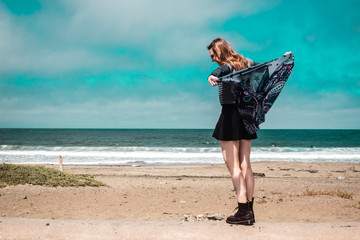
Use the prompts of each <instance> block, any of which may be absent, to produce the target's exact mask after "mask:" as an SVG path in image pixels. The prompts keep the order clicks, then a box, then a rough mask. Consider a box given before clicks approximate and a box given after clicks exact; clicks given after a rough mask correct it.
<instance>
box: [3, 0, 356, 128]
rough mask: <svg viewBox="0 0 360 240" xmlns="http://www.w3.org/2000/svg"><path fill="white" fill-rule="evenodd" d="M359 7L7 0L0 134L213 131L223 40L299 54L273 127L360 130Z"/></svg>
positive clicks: (245, 50)
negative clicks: (29, 130)
mask: <svg viewBox="0 0 360 240" xmlns="http://www.w3.org/2000/svg"><path fill="white" fill-rule="evenodd" d="M359 12H360V2H359V1H355V0H354V1H350V0H343V1H325V0H323V1H317V0H302V1H295V0H294V1H291V0H289V1H277V0H275V1H268V0H264V1H258V0H252V1H245V0H244V1H242V0H240V1H218V0H216V1H215V0H210V1H205V0H200V1H195V0H182V1H166V0H158V1H145V0H137V1H122V0H106V1H100V0H98V1H95V0H51V1H48V0H40V1H37V0H24V1H20V0H6V1H5V0H2V1H0V127H46V128H47V127H59V128H63V127H66V128H68V127H70V128H214V126H215V124H216V121H217V119H218V117H219V113H220V104H219V100H218V95H217V88H213V87H211V86H210V85H209V84H208V82H207V76H208V75H209V73H210V72H211V71H212V70H213V69H215V68H216V67H217V66H216V64H214V63H212V62H211V61H210V58H209V55H208V52H207V49H206V46H207V44H209V43H210V42H211V41H212V40H213V39H214V38H216V37H223V38H225V39H226V40H228V41H229V42H230V43H231V44H232V46H233V48H234V49H235V50H236V51H238V52H240V53H242V54H243V55H244V56H245V57H249V58H251V59H253V60H255V61H256V62H265V61H269V60H272V59H275V58H277V57H280V56H281V55H282V54H283V53H285V52H286V51H292V52H293V54H294V55H295V67H294V70H293V73H292V75H291V76H290V78H289V80H288V83H287V85H286V86H285V88H284V89H283V92H282V93H281V94H280V96H279V98H278V99H277V101H276V102H275V105H274V106H273V108H272V109H271V110H270V112H269V113H268V114H267V116H266V122H265V123H264V124H262V125H261V128H263V129H269V128H320V129H321V128H355V129H358V128H360V73H359V69H360V67H359V65H360V51H359V50H360V17H359V16H360V14H359Z"/></svg>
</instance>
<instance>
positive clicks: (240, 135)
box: [212, 104, 257, 141]
mask: <svg viewBox="0 0 360 240" xmlns="http://www.w3.org/2000/svg"><path fill="white" fill-rule="evenodd" d="M212 136H213V137H214V138H216V139H217V140H221V141H237V140H241V139H256V138H257V135H256V133H255V134H249V133H248V132H247V131H246V129H245V127H244V123H243V121H242V119H241V116H240V114H239V112H238V110H237V109H236V105H235V104H224V105H222V110H221V114H220V118H219V121H218V122H217V124H216V127H215V130H214V133H213V135H212Z"/></svg>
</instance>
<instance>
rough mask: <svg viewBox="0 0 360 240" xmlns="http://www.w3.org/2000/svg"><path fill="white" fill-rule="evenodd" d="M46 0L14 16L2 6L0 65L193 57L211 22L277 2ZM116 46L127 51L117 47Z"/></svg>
mask: <svg viewBox="0 0 360 240" xmlns="http://www.w3.org/2000/svg"><path fill="white" fill-rule="evenodd" d="M42 3H43V9H42V10H41V11H38V12H36V13H34V14H33V15H27V16H16V15H12V14H11V13H9V12H7V10H5V8H2V7H1V5H0V26H1V28H0V35H1V40H0V53H1V55H2V58H1V60H0V69H1V71H2V72H33V73H34V72H35V73H37V74H40V75H42V74H44V75H46V74H50V75H51V74H59V73H61V72H66V71H79V70H87V69H89V70H92V71H106V70H112V69H114V68H115V69H118V68H123V69H129V68H131V67H132V66H134V65H135V64H136V65H137V67H139V66H143V67H146V66H148V67H149V66H151V64H153V61H158V62H157V63H158V64H165V65H166V64H175V65H176V64H179V63H180V64H189V63H194V62H196V61H198V60H199V59H202V57H204V54H206V51H205V50H204V49H205V46H206V44H208V42H209V41H211V40H212V37H213V35H216V34H214V32H212V30H211V29H210V28H209V26H210V25H211V24H212V23H216V22H219V21H220V22H221V21H224V19H228V18H231V17H232V16H234V15H244V16H246V15H248V14H252V13H255V12H258V11H262V10H264V9H267V8H269V6H271V7H272V6H274V3H271V4H270V3H268V2H267V1H251V2H250V1H245V0H243V1H235V0H233V1H226V2H224V1H222V2H221V1H215V0H212V1H205V0H201V1H190V0H185V1H166V0H161V1H146V0H143V1H125V0H124V1H119V0H107V1H95V0H78V1H73V0H71V1H70V0H67V1H58V2H53V1H51V2H49V1H43V2H42ZM245 41H246V40H245ZM104 48H105V49H107V50H106V51H103V49H104ZM119 48H120V49H121V48H123V49H130V51H128V52H126V53H121V54H116V53H114V52H116V51H117V50H119ZM131 49H132V50H133V52H132V51H131ZM112 51H113V52H112ZM134 52H135V54H133V53H134ZM136 52H138V54H136ZM137 55H140V57H139V56H137ZM144 56H145V57H144ZM134 63H135V64H134Z"/></svg>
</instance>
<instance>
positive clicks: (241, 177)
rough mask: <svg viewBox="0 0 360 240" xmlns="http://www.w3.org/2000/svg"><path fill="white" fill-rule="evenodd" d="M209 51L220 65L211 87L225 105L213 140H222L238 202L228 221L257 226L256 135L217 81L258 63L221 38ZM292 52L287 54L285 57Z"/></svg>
mask: <svg viewBox="0 0 360 240" xmlns="http://www.w3.org/2000/svg"><path fill="white" fill-rule="evenodd" d="M207 49H208V50H209V53H210V58H211V60H212V61H213V62H216V63H217V64H218V65H219V67H218V68H217V69H215V70H214V71H213V72H212V73H211V74H210V76H209V77H208V81H209V83H210V84H211V86H216V85H218V86H219V99H220V103H221V106H222V111H221V115H220V118H219V121H218V123H217V124H216V127H215V130H214V133H213V137H214V138H216V139H218V140H220V145H221V150H222V154H223V158H224V161H225V163H226V166H227V168H228V170H229V172H230V175H231V179H232V183H233V185H234V188H235V193H236V199H237V202H238V207H237V208H238V211H237V212H236V213H235V214H234V215H232V216H230V217H228V218H227V220H226V222H227V223H231V224H244V225H251V224H253V223H255V216H254V210H253V202H254V198H253V195H254V186H255V182H254V175H253V172H252V169H251V164H250V150H251V140H252V139H256V138H257V135H256V133H254V134H250V133H248V132H247V131H246V130H245V127H244V124H243V121H242V119H241V116H240V114H239V112H238V110H237V107H236V105H235V103H236V98H235V96H234V94H233V91H232V87H231V86H230V85H226V84H221V83H219V82H217V81H216V80H217V79H218V78H219V77H222V76H225V75H227V74H229V73H231V72H234V71H238V70H241V69H244V68H248V67H250V66H252V65H256V63H255V62H254V61H252V60H251V59H248V58H244V57H243V56H242V55H240V54H238V53H236V52H235V51H234V50H233V49H232V48H231V46H230V44H229V43H228V42H227V41H225V40H224V39H222V38H217V39H215V40H213V41H212V42H211V43H210V44H209V46H208V47H207ZM290 53H291V52H286V53H285V54H290Z"/></svg>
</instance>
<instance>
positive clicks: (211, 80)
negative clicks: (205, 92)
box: [208, 75, 221, 87]
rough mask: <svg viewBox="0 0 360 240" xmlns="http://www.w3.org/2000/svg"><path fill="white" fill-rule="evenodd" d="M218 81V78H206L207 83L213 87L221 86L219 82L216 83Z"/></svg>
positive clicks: (212, 76) (211, 76)
mask: <svg viewBox="0 0 360 240" xmlns="http://www.w3.org/2000/svg"><path fill="white" fill-rule="evenodd" d="M218 79H219V78H217V77H215V76H214V75H210V76H209V77H208V81H209V83H210V85H211V86H213V87H214V86H216V85H219V84H221V82H216V80H218Z"/></svg>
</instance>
